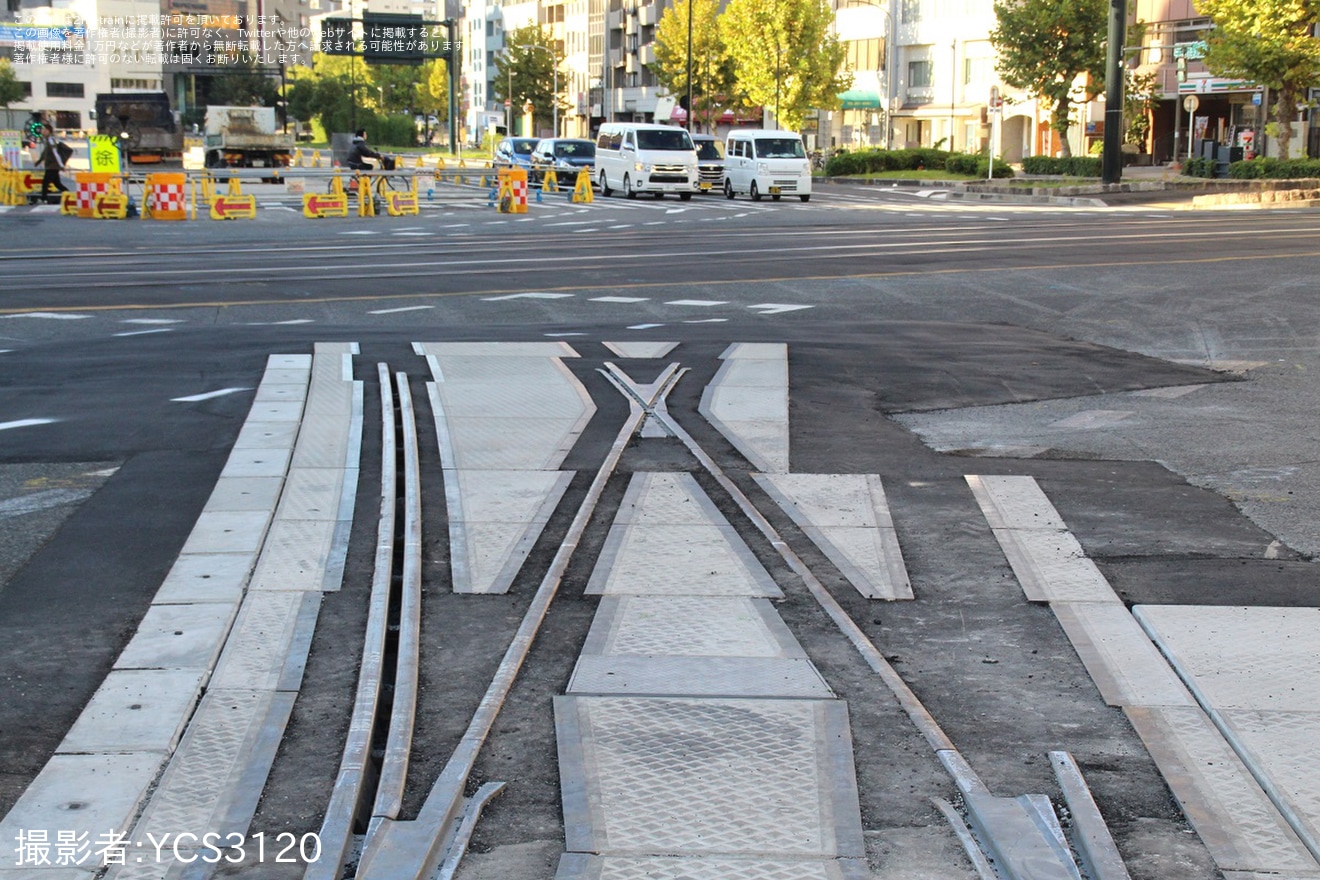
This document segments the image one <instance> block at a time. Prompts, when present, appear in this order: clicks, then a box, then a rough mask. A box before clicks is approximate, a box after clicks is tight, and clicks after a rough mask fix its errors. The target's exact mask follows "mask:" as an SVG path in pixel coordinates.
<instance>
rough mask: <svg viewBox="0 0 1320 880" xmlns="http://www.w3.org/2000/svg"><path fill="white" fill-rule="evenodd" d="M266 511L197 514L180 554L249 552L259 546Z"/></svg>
mask: <svg viewBox="0 0 1320 880" xmlns="http://www.w3.org/2000/svg"><path fill="white" fill-rule="evenodd" d="M270 516H271V511H269V510H240V511H223V510H222V511H212V512H210V513H203V514H202V515H201V516H199V517H197V524H196V525H194V526H193V530H192V533H191V534H190V535H188V540H187V542H186V543H185V544H184V545H183V550H182V551H181V552H182V553H252V552H256V551H257V550H260V549H261V543H262V541H264V540H265V538H266V526H267V524H268V523H269V522H270Z"/></svg>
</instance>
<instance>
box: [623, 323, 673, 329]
mask: <svg viewBox="0 0 1320 880" xmlns="http://www.w3.org/2000/svg"><path fill="white" fill-rule="evenodd" d="M663 326H665V325H664V324H633V325H632V326H630V327H628V329H629V330H650V329H651V328H652V327H663Z"/></svg>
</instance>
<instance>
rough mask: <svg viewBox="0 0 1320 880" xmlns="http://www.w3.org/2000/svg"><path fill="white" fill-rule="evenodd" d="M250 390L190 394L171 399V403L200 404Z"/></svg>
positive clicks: (222, 389)
mask: <svg viewBox="0 0 1320 880" xmlns="http://www.w3.org/2000/svg"><path fill="white" fill-rule="evenodd" d="M251 390H252V389H251V388H221V389H220V390H219V391H204V392H202V393H201V394H190V395H188V396H187V397H171V398H170V402H171V403H200V402H201V401H203V400H210V399H212V398H214V397H224V396H226V395H229V394H238V393H239V392H241V391H251Z"/></svg>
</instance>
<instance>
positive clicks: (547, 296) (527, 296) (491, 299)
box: [481, 293, 573, 302]
mask: <svg viewBox="0 0 1320 880" xmlns="http://www.w3.org/2000/svg"><path fill="white" fill-rule="evenodd" d="M572 296H573V294H571V293H506V294H505V295H504V296H483V297H482V298H481V300H482V302H500V301H502V300H506V299H568V298H570V297H572Z"/></svg>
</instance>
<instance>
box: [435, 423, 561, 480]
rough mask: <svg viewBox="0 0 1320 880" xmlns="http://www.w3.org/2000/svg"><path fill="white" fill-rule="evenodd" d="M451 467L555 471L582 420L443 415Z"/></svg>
mask: <svg viewBox="0 0 1320 880" xmlns="http://www.w3.org/2000/svg"><path fill="white" fill-rule="evenodd" d="M446 425H447V429H448V431H447V434H446V435H445V436H447V438H448V441H447V442H448V443H449V446H450V449H451V451H452V453H453V462H454V467H456V468H458V469H460V470H477V471H502V470H558V468H559V466H560V465H561V464H562V463H563V461H564V458H565V456H567V455H568V453H569V451H570V450H572V448H573V446H574V444H576V443H577V440H578V437H579V436H580V435H581V433H582V429H583V428H584V427H585V423H584V422H581V421H579V420H577V419H538V420H536V421H531V422H529V421H526V420H523V419H520V418H500V419H497V418H488V417H468V418H455V417H450V416H447V417H446Z"/></svg>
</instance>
